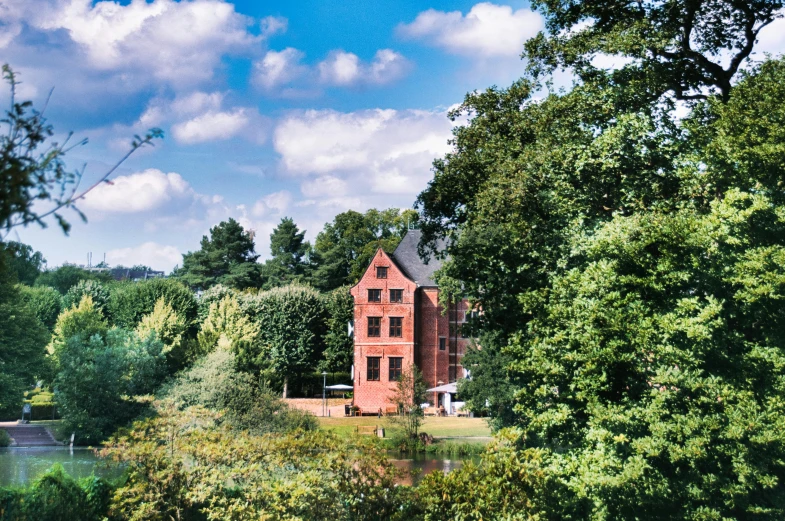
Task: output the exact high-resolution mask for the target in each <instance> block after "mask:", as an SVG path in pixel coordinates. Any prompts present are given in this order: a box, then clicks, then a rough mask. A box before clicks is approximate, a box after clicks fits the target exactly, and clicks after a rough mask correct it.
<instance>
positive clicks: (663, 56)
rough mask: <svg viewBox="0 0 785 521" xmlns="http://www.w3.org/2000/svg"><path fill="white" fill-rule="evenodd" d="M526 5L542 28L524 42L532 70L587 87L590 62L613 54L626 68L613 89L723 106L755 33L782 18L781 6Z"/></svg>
mask: <svg viewBox="0 0 785 521" xmlns="http://www.w3.org/2000/svg"><path fill="white" fill-rule="evenodd" d="M533 6H534V7H535V8H536V9H537V10H539V11H540V12H542V13H543V15H545V20H546V27H547V29H548V33H547V34H546V33H545V32H541V33H540V34H539V35H538V36H537V37H536V38H533V39H532V40H529V41H528V42H527V43H526V53H525V55H526V57H528V58H529V59H531V60H532V63H533V64H534V70H535V71H538V72H550V71H552V70H553V69H554V68H556V67H566V68H571V69H573V70H575V71H576V72H577V73H578V74H579V76H581V77H582V78H583V79H584V80H589V81H591V79H592V78H593V77H596V74H597V73H598V72H599V71H598V69H597V67H595V66H594V65H592V58H594V57H596V56H597V55H601V54H605V55H611V56H621V57H624V58H627V59H628V60H629V61H630V62H631V63H629V64H627V65H625V66H624V67H622V68H621V70H619V71H616V72H615V73H613V77H614V79H615V81H616V83H617V84H622V85H628V86H631V87H634V88H636V89H642V90H650V91H651V95H652V98H653V99H656V98H658V97H659V95H660V94H661V93H662V92H665V91H670V92H672V93H673V94H674V95H675V96H676V97H677V98H679V99H686V100H694V99H706V98H707V97H708V95H709V93H710V92H712V91H714V92H717V93H718V94H719V96H720V97H721V98H722V99H723V100H727V99H728V98H729V97H730V91H731V88H732V83H733V78H734V76H735V75H736V73H737V72H738V71H739V68H740V67H741V66H742V65H743V64H744V63H745V61H746V60H747V58H748V57H749V56H750V54H751V53H752V50H753V48H754V45H755V42H756V40H757V38H758V35H759V33H760V31H761V29H763V28H764V27H766V26H767V25H769V24H770V23H772V22H773V21H774V20H776V19H777V18H779V17H781V16H782V14H781V11H780V9H781V8H782V6H783V4H782V2H780V1H778V0H774V1H772V0H764V1H758V2H754V3H751V2H734V1H729V0H712V1H708V0H698V1H693V2H673V1H656V2H647V3H629V2H622V1H610V2H607V1H598V0H589V1H586V2H580V3H575V2H570V1H567V0H538V1H537V2H534V3H533ZM706 88H708V89H709V90H708V91H706V90H705V89H706Z"/></svg>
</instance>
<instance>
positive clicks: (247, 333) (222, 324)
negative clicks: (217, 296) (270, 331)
mask: <svg viewBox="0 0 785 521" xmlns="http://www.w3.org/2000/svg"><path fill="white" fill-rule="evenodd" d="M259 329H260V328H259V324H257V323H254V322H251V320H250V319H249V318H248V316H246V314H245V313H243V311H242V310H241V309H240V304H239V303H238V302H237V299H236V298H234V297H232V296H229V295H227V296H226V297H224V298H223V299H222V300H220V301H218V302H213V303H212V304H210V311H209V313H208V314H207V318H205V319H204V322H202V328H201V330H200V331H199V334H198V336H197V340H198V342H199V352H200V353H202V354H205V353H210V352H212V351H214V350H215V349H216V347H217V348H219V349H223V350H232V351H242V350H248V349H254V347H253V345H254V344H255V343H256V342H257V340H258V338H259V332H260V331H259Z"/></svg>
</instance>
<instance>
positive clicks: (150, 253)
mask: <svg viewBox="0 0 785 521" xmlns="http://www.w3.org/2000/svg"><path fill="white" fill-rule="evenodd" d="M182 259H183V257H182V254H181V253H180V251H179V250H178V249H177V248H175V247H174V246H167V245H164V244H158V243H156V242H145V243H142V244H140V245H138V246H133V247H129V248H117V249H114V250H109V251H108V252H106V261H107V262H108V263H109V265H113V266H117V265H122V266H134V265H136V264H143V265H145V266H150V267H151V268H153V269H154V270H161V271H171V270H172V268H174V267H175V266H176V265H178V264H180V263H181V262H182Z"/></svg>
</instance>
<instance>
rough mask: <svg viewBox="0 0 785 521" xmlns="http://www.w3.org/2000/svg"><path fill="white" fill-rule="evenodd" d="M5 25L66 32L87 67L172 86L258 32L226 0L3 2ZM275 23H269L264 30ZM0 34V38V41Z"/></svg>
mask: <svg viewBox="0 0 785 521" xmlns="http://www.w3.org/2000/svg"><path fill="white" fill-rule="evenodd" d="M0 21H1V22H2V23H3V25H5V26H6V27H11V28H15V27H18V26H19V25H24V26H26V27H28V28H30V29H31V30H32V31H33V33H36V32H37V33H39V34H45V35H56V34H66V35H67V36H68V40H69V41H70V43H71V44H72V46H74V47H75V50H76V53H78V54H79V55H80V58H81V61H82V62H83V64H84V65H86V66H87V67H89V68H92V69H96V70H101V71H111V72H117V73H122V74H132V75H133V74H136V79H137V80H138V81H139V82H140V83H145V78H146V77H151V78H154V79H156V80H159V81H163V82H167V83H170V84H176V85H181V84H189V83H195V82H201V81H204V80H209V79H211V78H212V77H213V72H214V70H215V69H216V68H217V67H218V66H219V65H220V62H221V59H222V57H223V56H224V55H226V54H238V53H246V52H248V51H249V50H251V49H252V48H253V47H254V46H256V45H258V44H259V42H261V40H262V39H263V36H256V35H254V34H252V33H251V32H250V31H249V28H250V26H252V24H253V19H251V18H249V17H247V16H244V15H241V14H239V13H237V12H236V11H235V8H234V5H233V4H231V3H229V2H226V1H224V0H201V1H198V2H187V1H174V0H152V1H133V2H130V3H128V4H126V5H122V4H120V3H117V2H113V1H106V0H105V1H99V2H95V3H93V2H92V1H91V0H38V1H36V2H30V1H29V0H6V2H4V9H2V10H0ZM281 25H282V22H281V21H276V22H273V21H268V22H267V26H266V27H267V31H268V33H269V32H270V30H272V31H273V32H275V31H278V30H280V27H281ZM2 40H3V38H0V43H2Z"/></svg>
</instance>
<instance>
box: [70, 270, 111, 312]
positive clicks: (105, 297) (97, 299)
mask: <svg viewBox="0 0 785 521" xmlns="http://www.w3.org/2000/svg"><path fill="white" fill-rule="evenodd" d="M85 296H89V297H90V300H92V301H93V306H94V307H95V309H96V311H99V312H100V313H101V314H102V315H103V316H104V317H106V316H107V315H108V312H109V310H108V304H109V290H108V289H106V288H105V287H104V286H103V284H101V283H100V282H98V281H95V280H84V279H82V280H80V281H79V282H77V283H76V284H74V285H73V286H71V288H70V289H69V290H68V291H67V292H66V293H65V296H64V297H63V307H65V308H71V307H74V306H77V305H78V304H79V303H80V302H81V301H82V298H84V297H85Z"/></svg>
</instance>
